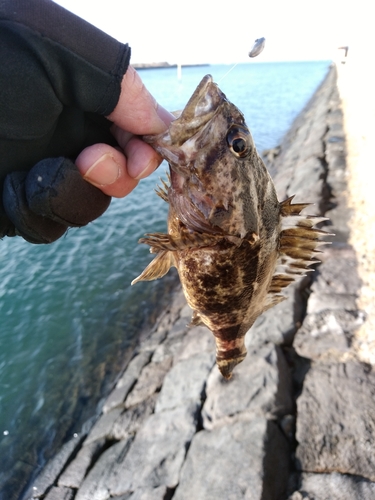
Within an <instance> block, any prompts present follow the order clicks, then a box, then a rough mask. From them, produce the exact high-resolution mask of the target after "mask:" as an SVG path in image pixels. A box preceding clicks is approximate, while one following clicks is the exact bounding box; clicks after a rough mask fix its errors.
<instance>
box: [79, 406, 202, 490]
mask: <svg viewBox="0 0 375 500" xmlns="http://www.w3.org/2000/svg"><path fill="white" fill-rule="evenodd" d="M196 418H197V416H196V407H195V405H192V406H191V407H185V408H178V409H175V410H170V411H164V412H162V413H155V414H153V415H151V416H150V417H149V418H148V419H147V420H146V422H145V423H144V425H143V426H142V427H141V428H140V430H139V431H138V433H137V435H136V437H135V439H134V441H133V443H132V445H131V447H130V449H129V452H128V453H127V455H126V456H125V459H124V460H121V461H119V460H117V461H114V460H113V461H112V470H111V473H110V475H109V477H108V478H107V481H106V486H107V488H108V489H109V491H110V493H111V495H112V496H114V497H115V496H119V495H124V494H125V493H130V492H133V491H136V490H137V489H138V488H156V487H158V486H166V487H168V488H171V489H172V488H174V487H175V486H176V485H177V484H178V481H179V475H180V469H181V466H182V464H183V462H184V459H185V454H186V449H187V448H188V446H189V444H190V441H191V439H192V437H193V435H194V433H195V431H196V425H197V422H196ZM78 500H80V499H78ZM90 500H96V499H90Z"/></svg>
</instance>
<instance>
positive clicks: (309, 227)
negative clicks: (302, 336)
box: [266, 196, 332, 308]
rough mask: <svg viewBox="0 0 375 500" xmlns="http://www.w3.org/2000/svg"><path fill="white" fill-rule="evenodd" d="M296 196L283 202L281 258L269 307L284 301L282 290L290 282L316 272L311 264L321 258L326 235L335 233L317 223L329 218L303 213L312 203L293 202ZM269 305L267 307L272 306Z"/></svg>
mask: <svg viewBox="0 0 375 500" xmlns="http://www.w3.org/2000/svg"><path fill="white" fill-rule="evenodd" d="M293 198H294V196H291V197H290V198H288V199H287V200H285V201H283V202H282V203H280V209H281V231H280V240H279V257H278V259H277V262H276V269H275V272H274V275H273V277H272V281H271V284H270V287H269V290H268V296H267V299H266V306H267V304H270V305H269V307H272V305H274V303H273V302H274V300H275V299H276V303H278V302H281V300H282V297H283V296H282V295H279V293H280V291H281V290H282V289H283V288H285V287H286V286H288V285H290V284H291V283H293V282H294V281H296V279H298V278H299V277H302V276H305V275H306V273H308V272H310V271H312V269H310V266H312V265H313V264H316V263H318V262H320V261H319V259H317V257H316V256H317V254H319V253H320V251H319V250H318V248H319V247H320V246H321V245H327V244H329V243H330V242H329V241H322V237H323V236H332V234H331V233H328V232H326V231H323V230H322V229H318V228H316V227H314V226H316V224H319V223H320V222H323V221H325V220H328V219H327V218H326V217H319V216H316V215H301V211H302V210H303V209H304V208H306V207H308V206H309V205H310V203H292V200H293ZM269 307H267V308H269Z"/></svg>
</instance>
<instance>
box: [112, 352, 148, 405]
mask: <svg viewBox="0 0 375 500" xmlns="http://www.w3.org/2000/svg"><path fill="white" fill-rule="evenodd" d="M151 355H152V351H149V350H143V351H141V352H140V353H139V354H137V355H136V356H135V357H134V358H133V359H132V360H131V361H130V363H129V365H128V366H127V368H126V370H125V372H124V374H123V375H122V376H121V378H120V379H119V381H118V382H117V384H116V388H115V389H114V390H113V391H112V392H111V394H110V395H109V397H108V398H107V400H106V402H105V403H104V406H103V413H107V412H109V411H110V410H112V409H113V408H116V407H117V406H121V405H122V404H123V403H124V401H125V399H126V396H127V395H128V394H129V392H130V390H131V389H132V387H133V386H134V384H135V382H136V381H137V379H138V377H139V375H140V373H141V371H142V368H143V367H144V366H145V365H147V363H148V362H149V361H150V359H151Z"/></svg>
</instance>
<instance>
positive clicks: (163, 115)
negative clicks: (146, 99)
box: [156, 104, 176, 126]
mask: <svg viewBox="0 0 375 500" xmlns="http://www.w3.org/2000/svg"><path fill="white" fill-rule="evenodd" d="M156 113H157V115H158V117H159V118H160V119H161V120H162V122H163V123H164V124H165V125H166V126H168V125H170V123H171V122H173V120H175V119H176V117H175V116H173V115H172V113H170V112H169V111H167V110H166V109H165V108H163V106H160V104H158V105H157V108H156Z"/></svg>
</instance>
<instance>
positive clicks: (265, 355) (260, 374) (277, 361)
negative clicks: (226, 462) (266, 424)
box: [202, 344, 293, 429]
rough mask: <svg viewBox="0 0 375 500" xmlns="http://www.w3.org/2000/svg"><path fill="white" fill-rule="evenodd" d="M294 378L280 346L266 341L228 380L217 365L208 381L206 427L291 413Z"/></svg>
mask: <svg viewBox="0 0 375 500" xmlns="http://www.w3.org/2000/svg"><path fill="white" fill-rule="evenodd" d="M291 392H292V390H291V378H290V374H289V369H288V366H287V364H286V361H285V358H284V355H283V353H282V351H281V349H280V348H279V347H277V346H275V345H273V344H267V345H265V346H263V347H262V348H260V349H257V350H253V351H250V352H248V354H247V356H246V358H245V360H244V361H243V362H242V363H241V364H240V365H238V366H237V367H236V370H235V371H234V373H233V377H232V378H231V379H230V380H225V379H224V378H223V377H222V376H221V374H220V373H219V370H218V369H217V368H216V367H215V368H214V369H213V370H212V372H211V373H210V376H209V378H208V381H207V387H206V394H207V398H206V401H205V403H204V406H203V409H202V416H203V426H204V427H205V428H206V429H213V428H215V427H218V426H222V425H229V424H230V423H231V422H233V421H235V420H251V419H253V418H254V416H260V415H269V416H271V415H272V416H275V415H278V416H280V415H286V414H288V413H291V412H292V409H293V402H292V397H291Z"/></svg>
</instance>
